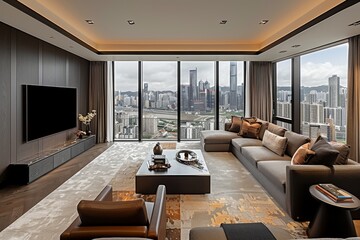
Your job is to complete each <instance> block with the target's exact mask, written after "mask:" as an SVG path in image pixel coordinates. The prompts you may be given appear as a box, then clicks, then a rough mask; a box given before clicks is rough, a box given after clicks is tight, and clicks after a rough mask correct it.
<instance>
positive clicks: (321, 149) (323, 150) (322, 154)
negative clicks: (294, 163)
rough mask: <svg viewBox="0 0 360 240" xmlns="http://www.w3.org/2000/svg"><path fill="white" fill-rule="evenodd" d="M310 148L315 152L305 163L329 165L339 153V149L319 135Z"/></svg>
mask: <svg viewBox="0 0 360 240" xmlns="http://www.w3.org/2000/svg"><path fill="white" fill-rule="evenodd" d="M311 150H313V151H314V152H315V155H311V156H310V157H309V158H308V159H307V161H306V164H312V165H321V164H322V165H326V166H331V165H333V164H334V162H335V160H336V158H337V157H338V155H339V151H338V150H336V149H334V148H333V147H332V146H331V145H330V144H329V143H328V142H327V141H326V140H325V139H324V138H322V137H321V136H319V137H318V138H317V139H316V142H315V143H314V145H313V146H312V147H311Z"/></svg>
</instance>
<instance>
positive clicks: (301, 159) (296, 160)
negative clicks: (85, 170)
mask: <svg viewBox="0 0 360 240" xmlns="http://www.w3.org/2000/svg"><path fill="white" fill-rule="evenodd" d="M314 154H315V152H314V151H313V150H310V143H305V144H303V145H301V146H300V147H299V148H298V149H297V150H296V152H295V153H294V155H293V156H292V158H291V165H298V164H304V163H305V161H306V159H307V158H308V156H309V155H314Z"/></svg>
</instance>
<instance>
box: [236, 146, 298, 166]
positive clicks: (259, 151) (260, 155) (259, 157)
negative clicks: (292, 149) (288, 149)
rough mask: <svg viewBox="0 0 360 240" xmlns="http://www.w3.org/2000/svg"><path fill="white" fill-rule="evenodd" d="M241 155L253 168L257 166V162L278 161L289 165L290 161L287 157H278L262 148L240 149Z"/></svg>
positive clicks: (249, 147)
mask: <svg viewBox="0 0 360 240" xmlns="http://www.w3.org/2000/svg"><path fill="white" fill-rule="evenodd" d="M241 153H242V154H243V155H244V157H245V158H246V159H247V160H248V161H249V163H251V164H253V165H254V166H257V162H259V161H271V160H279V161H289V163H290V160H291V157H290V156H288V155H284V156H279V155H277V154H276V153H274V152H273V151H271V150H269V149H267V148H266V147H264V146H248V147H242V148H241Z"/></svg>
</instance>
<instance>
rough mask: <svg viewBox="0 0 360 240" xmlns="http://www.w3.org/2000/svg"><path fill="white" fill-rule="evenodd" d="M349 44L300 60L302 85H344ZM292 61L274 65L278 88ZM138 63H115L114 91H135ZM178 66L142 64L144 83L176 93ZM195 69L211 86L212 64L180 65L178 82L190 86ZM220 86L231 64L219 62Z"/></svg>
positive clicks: (287, 79) (287, 82) (240, 77)
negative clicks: (331, 82) (331, 79)
mask: <svg viewBox="0 0 360 240" xmlns="http://www.w3.org/2000/svg"><path fill="white" fill-rule="evenodd" d="M347 54H348V44H341V45H338V46H335V47H331V48H327V49H324V50H320V51H316V52H313V53H309V54H306V55H302V56H301V58H300V59H301V85H302V86H319V85H327V84H328V78H329V77H331V76H332V75H334V74H336V75H338V76H339V77H340V84H341V85H342V86H346V85H347V83H346V82H347ZM290 66H291V61H290V60H285V61H283V62H279V63H278V64H277V69H278V76H277V78H278V86H290V84H291V82H290V75H291V72H290V71H291V69H290ZM137 67H138V62H135V61H134V62H115V89H116V90H120V91H137V90H138V86H137V79H138V70H137ZM176 67H177V62H176V61H172V62H160V61H153V62H152V61H144V62H143V82H144V83H145V82H147V83H148V84H149V90H150V91H164V90H171V91H176V77H177V73H176ZM192 69H197V78H198V81H200V80H203V81H204V82H205V81H206V80H207V81H209V82H210V85H211V86H213V85H214V77H215V62H214V61H201V62H190V61H182V62H181V82H182V84H189V71H190V70H192ZM219 82H220V86H229V84H230V62H219ZM242 82H243V62H238V85H240V84H241V83H242Z"/></svg>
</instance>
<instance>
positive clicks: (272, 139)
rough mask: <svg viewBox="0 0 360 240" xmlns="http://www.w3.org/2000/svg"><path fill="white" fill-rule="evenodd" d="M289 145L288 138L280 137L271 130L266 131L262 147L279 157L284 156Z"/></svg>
mask: <svg viewBox="0 0 360 240" xmlns="http://www.w3.org/2000/svg"><path fill="white" fill-rule="evenodd" d="M286 144H287V138H286V137H280V136H278V135H276V134H274V133H272V132H270V131H269V130H265V133H264V137H263V139H262V145H263V146H264V147H266V148H267V149H269V150H271V151H273V152H274V153H276V154H277V155H280V156H283V155H284V152H285V149H286Z"/></svg>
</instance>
